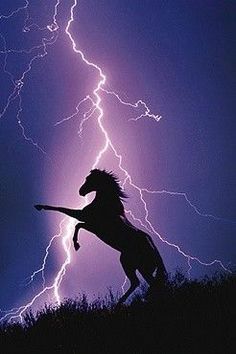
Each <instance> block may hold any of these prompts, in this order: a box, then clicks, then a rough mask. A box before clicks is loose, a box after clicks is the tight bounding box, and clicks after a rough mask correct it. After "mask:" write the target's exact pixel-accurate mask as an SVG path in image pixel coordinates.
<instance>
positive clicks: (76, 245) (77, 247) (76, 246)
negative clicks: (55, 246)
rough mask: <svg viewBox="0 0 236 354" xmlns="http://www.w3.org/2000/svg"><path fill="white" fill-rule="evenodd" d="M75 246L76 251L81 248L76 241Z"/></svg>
mask: <svg viewBox="0 0 236 354" xmlns="http://www.w3.org/2000/svg"><path fill="white" fill-rule="evenodd" d="M74 248H75V250H76V251H78V249H79V248H80V245H79V244H78V243H74Z"/></svg>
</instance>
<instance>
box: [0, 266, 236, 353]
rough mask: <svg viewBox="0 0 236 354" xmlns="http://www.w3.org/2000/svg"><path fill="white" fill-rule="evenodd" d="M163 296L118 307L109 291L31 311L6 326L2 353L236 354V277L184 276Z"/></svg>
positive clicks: (152, 295)
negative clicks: (103, 295) (91, 298)
mask: <svg viewBox="0 0 236 354" xmlns="http://www.w3.org/2000/svg"><path fill="white" fill-rule="evenodd" d="M167 285H168V286H167V290H166V292H165V294H162V295H161V296H160V295H158V294H157V293H156V292H154V293H152V292H151V291H150V289H149V290H147V292H146V293H145V294H144V295H143V296H140V295H139V296H136V297H135V296H133V299H132V300H133V301H132V303H131V304H130V305H120V306H117V299H116V298H114V296H113V295H112V293H111V292H110V294H109V296H108V297H106V298H105V299H97V300H96V301H94V302H92V303H89V302H88V301H87V299H86V296H85V295H82V296H81V297H80V298H79V299H76V300H72V299H67V300H65V301H64V302H63V303H62V305H61V306H59V307H58V308H55V307H53V306H49V305H46V306H45V308H43V309H42V310H40V311H39V312H38V313H37V314H35V315H34V314H33V313H32V311H29V312H28V313H26V314H25V315H24V322H23V324H21V323H15V324H14V323H11V324H9V323H6V322H5V323H2V324H1V326H0V352H1V353H4V354H8V353H11V354H13V353H30V354H37V353H50V354H51V353H61V354H62V353H63V354H64V353H70V354H77V353H81V354H90V353H129V354H144V353H145V354H146V353H148V354H149V353H160V354H167V353H176V354H184V353H191V354H192V353H201V354H203V353H204V354H205V353H207V354H208V353H214V354H217V353H224V354H228V353H230V354H231V353H235V352H236V336H235V328H236V327H235V321H236V310H235V299H236V276H235V275H231V276H222V275H215V276H214V277H213V278H204V279H202V280H192V281H189V280H187V279H186V278H185V277H184V276H183V275H182V274H181V273H180V272H177V273H176V274H175V276H174V278H173V279H172V280H171V281H169V282H168V284H167Z"/></svg>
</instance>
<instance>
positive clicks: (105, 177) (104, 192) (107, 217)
mask: <svg viewBox="0 0 236 354" xmlns="http://www.w3.org/2000/svg"><path fill="white" fill-rule="evenodd" d="M91 192H96V195H95V198H94V200H93V201H92V202H91V203H90V204H88V205H87V206H85V207H84V208H83V209H68V208H64V207H56V206H50V205H40V204H38V205H35V208H36V209H37V210H52V211H58V212H61V213H63V214H66V215H68V216H70V217H73V218H75V219H77V220H78V221H79V223H78V224H77V225H76V226H75V231H74V236H73V242H74V248H75V250H76V251H78V249H79V248H80V245H79V242H78V233H79V230H80V229H85V230H87V231H89V232H91V233H93V234H95V235H96V236H97V237H98V238H99V239H100V240H102V241H103V242H105V243H106V244H107V245H109V246H111V247H112V248H113V249H115V250H117V251H119V252H120V263H121V265H122V267H123V270H124V272H125V274H126V276H127V278H128V279H129V281H130V287H129V289H128V290H127V291H126V292H125V293H124V294H123V296H122V297H121V298H120V300H119V303H123V302H125V301H126V299H127V298H128V297H129V296H130V295H131V294H132V293H133V292H134V290H135V289H136V288H137V287H138V286H139V284H140V281H139V278H138V276H137V274H136V271H138V272H139V273H140V274H141V275H142V277H143V278H144V279H145V280H146V282H147V283H148V284H149V286H152V285H155V284H157V282H158V284H159V285H160V284H161V287H162V285H163V284H164V283H165V281H166V277H167V272H166V269H165V266H164V263H163V260H162V257H161V255H160V253H159V251H158V250H157V248H156V246H155V244H154V242H153V240H152V238H151V237H150V236H149V235H148V234H147V233H145V232H144V231H142V230H140V229H138V228H136V227H135V226H134V225H133V224H132V223H131V222H130V221H129V220H128V219H127V217H126V215H125V210H124V205H123V202H124V201H125V199H126V198H127V195H126V194H125V193H124V191H123V190H122V188H121V187H120V184H119V180H118V178H117V176H115V175H114V174H113V173H112V172H107V171H106V170H99V169H94V170H92V171H90V174H89V175H88V176H87V177H86V179H85V182H84V184H83V185H82V186H81V187H80V189H79V194H80V195H81V196H83V197H85V196H86V195H87V194H88V193H91Z"/></svg>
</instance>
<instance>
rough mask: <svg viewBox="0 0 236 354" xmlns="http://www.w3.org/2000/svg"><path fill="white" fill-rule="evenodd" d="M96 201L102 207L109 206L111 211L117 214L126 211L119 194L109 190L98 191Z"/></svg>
mask: <svg viewBox="0 0 236 354" xmlns="http://www.w3.org/2000/svg"><path fill="white" fill-rule="evenodd" d="M94 202H95V203H96V204H97V205H101V207H102V206H108V207H109V209H110V210H109V211H110V212H112V211H114V213H115V214H119V215H122V214H123V213H124V206H123V204H122V202H121V200H120V198H119V196H118V195H117V196H116V195H111V193H109V192H97V193H96V196H95V199H94Z"/></svg>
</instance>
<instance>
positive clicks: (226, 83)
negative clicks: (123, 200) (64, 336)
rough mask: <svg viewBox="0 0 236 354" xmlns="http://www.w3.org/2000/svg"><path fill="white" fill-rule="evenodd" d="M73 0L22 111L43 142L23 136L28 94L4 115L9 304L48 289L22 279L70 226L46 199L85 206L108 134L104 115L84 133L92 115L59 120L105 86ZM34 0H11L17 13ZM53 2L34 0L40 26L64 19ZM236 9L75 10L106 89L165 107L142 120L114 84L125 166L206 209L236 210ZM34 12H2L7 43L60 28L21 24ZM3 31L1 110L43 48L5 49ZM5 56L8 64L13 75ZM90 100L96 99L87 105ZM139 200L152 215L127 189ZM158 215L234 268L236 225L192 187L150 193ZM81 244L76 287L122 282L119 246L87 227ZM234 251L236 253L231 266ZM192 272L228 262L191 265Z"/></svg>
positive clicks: (112, 163) (192, 195) (173, 258)
mask: <svg viewBox="0 0 236 354" xmlns="http://www.w3.org/2000/svg"><path fill="white" fill-rule="evenodd" d="M72 3H73V2H70V1H66V2H65V3H63V1H61V4H60V6H59V7H58V17H57V22H58V24H59V27H60V29H59V32H58V33H59V37H58V39H57V41H56V42H55V43H54V44H53V45H51V46H48V47H47V52H48V54H47V55H46V56H45V57H44V58H40V59H37V60H35V61H34V62H33V64H32V69H31V71H30V72H29V73H28V74H27V75H26V76H25V79H24V85H23V88H22V91H21V97H22V107H23V110H22V112H21V114H20V119H21V121H22V123H23V125H24V127H25V132H26V135H27V136H29V137H31V138H32V139H33V140H34V141H35V142H37V143H38V144H39V145H40V146H41V147H42V148H43V149H44V150H45V151H46V155H44V154H42V153H41V152H40V151H39V150H38V149H37V148H35V147H34V146H33V145H32V144H30V143H29V142H27V141H25V140H24V139H23V136H22V131H21V129H20V127H19V124H18V123H17V117H16V116H17V110H18V105H19V99H18V98H16V99H15V100H14V101H13V102H12V103H11V104H10V105H9V108H8V109H7V111H6V113H5V115H4V116H3V117H2V118H1V119H0V124H1V126H0V143H1V149H0V161H1V164H0V208H1V214H0V215H1V216H0V227H1V238H0V284H1V289H4V291H1V293H0V307H2V308H4V307H5V308H9V307H11V306H13V305H20V304H22V303H23V302H24V300H29V299H30V298H31V296H32V294H35V293H36V292H37V291H38V289H39V288H40V286H41V278H40V277H38V278H36V280H35V283H33V284H32V286H31V285H30V286H29V287H25V286H22V285H23V284H24V279H25V278H26V277H27V276H28V275H29V274H30V273H31V271H33V270H35V269H38V268H39V267H40V264H41V262H42V258H43V255H44V249H45V247H46V245H47V244H48V242H49V239H50V237H51V236H52V235H53V234H55V233H57V232H58V224H59V221H60V220H61V218H60V216H58V215H52V214H50V215H46V214H39V213H37V212H36V211H35V210H34V209H33V207H32V206H33V204H35V203H37V202H48V203H55V204H61V205H68V206H69V205H71V206H72V207H75V206H76V205H78V204H79V203H81V200H80V199H79V198H78V196H77V195H76V190H77V187H78V186H79V185H80V184H81V183H82V181H83V179H84V177H85V175H86V174H87V173H88V171H89V169H90V167H91V166H92V164H93V161H94V158H95V156H96V154H97V152H98V150H99V148H100V147H101V145H102V141H103V140H102V135H101V133H100V132H99V130H98V128H97V125H96V119H94V120H93V119H92V120H90V121H89V122H88V123H87V124H86V125H85V129H84V133H83V140H82V141H81V140H80V139H79V137H78V135H77V131H78V129H79V123H80V120H81V118H82V114H83V113H84V112H83V110H82V111H81V114H79V115H77V116H76V117H75V118H73V119H72V120H70V121H68V122H67V123H64V124H62V125H60V126H57V127H54V124H55V122H57V121H58V120H60V119H62V118H64V117H67V116H69V115H71V114H72V113H73V112H74V111H75V107H76V104H77V103H78V102H79V101H80V100H81V99H82V98H83V97H84V96H85V95H86V94H89V93H91V91H92V90H93V88H94V86H95V84H96V82H97V79H98V76H97V74H96V73H95V72H94V70H91V69H90V68H88V67H87V66H86V65H84V63H82V61H81V59H80V57H79V56H77V55H75V53H74V52H73V51H72V48H71V43H70V41H69V39H68V37H67V36H66V34H65V25H66V23H67V21H68V20H69V16H70V13H69V10H70V6H71V5H72ZM24 4H25V2H24V1H9V2H7V3H6V2H4V3H2V4H0V13H1V14H4V15H8V14H10V13H11V11H13V10H14V9H17V8H18V7H20V6H24ZM54 6H55V2H54V1H42V2H40V4H35V3H33V2H32V5H31V3H30V5H29V7H28V11H29V14H30V17H31V20H30V21H31V22H28V25H29V24H30V23H36V24H37V25H38V26H40V27H45V26H47V25H48V24H50V23H51V22H52V16H53V10H54ZM235 11H236V4H235V2H234V1H224V2H223V1H180V0H178V1H174V0H172V1H159V0H158V1H142V2H140V1H123V0H119V1H115V0H114V1H99V2H98V1H94V0H93V1H92V0H87V1H81V2H80V3H79V6H78V7H77V8H76V10H75V21H74V23H73V25H72V26H71V33H72V34H73V37H74V39H75V41H76V43H77V45H78V47H79V48H81V49H82V50H83V51H84V53H86V56H87V58H89V59H90V60H92V61H93V62H95V63H97V64H98V65H100V66H101V68H102V69H103V71H104V72H105V73H106V75H107V88H108V89H109V90H114V91H115V92H117V93H118V94H119V95H120V96H121V97H122V98H123V99H124V100H126V101H130V102H136V101H137V100H138V99H139V98H142V99H143V100H144V101H145V102H146V103H147V104H148V106H149V107H150V109H151V111H152V112H154V113H156V114H160V115H162V117H163V119H161V121H160V122H158V123H156V122H155V121H152V120H149V119H142V120H139V121H137V122H134V121H129V118H135V116H137V114H136V112H135V111H134V110H132V109H128V108H127V107H122V106H121V105H120V104H118V103H117V101H116V100H114V99H113V98H111V97H109V96H107V95H103V108H104V124H105V126H106V128H107V130H108V132H109V134H110V136H111V138H112V140H113V142H114V144H115V146H116V147H117V149H118V151H119V152H120V153H121V154H123V156H124V160H123V161H124V166H125V168H127V169H128V170H129V171H130V173H131V174H132V176H133V180H134V182H135V183H136V184H137V185H139V186H142V187H146V188H150V189H152V190H153V189H155V190H162V189H166V190H169V191H179V192H185V193H187V196H188V198H189V200H190V201H191V202H192V203H193V204H194V205H195V206H196V207H197V208H198V209H199V210H200V211H201V212H202V213H207V214H213V215H215V216H218V217H221V218H225V219H230V220H236V210H235V206H236V204H235V196H234V191H235V181H236V176H235V167H234V161H235V158H234V153H235V148H236V146H235V142H236V139H235V124H236V123H235V119H234V118H235V32H236V31H235V29H236V28H235V27H236V24H235ZM25 16H26V13H25V11H23V10H22V11H19V12H18V13H17V14H15V15H14V16H12V17H10V18H8V19H4V18H1V20H0V32H1V33H2V36H3V37H4V38H5V41H6V47H7V49H14V50H16V51H19V50H22V49H26V50H29V49H30V48H32V47H33V46H38V45H40V44H41V41H42V38H43V37H45V38H49V37H50V35H51V34H50V32H49V31H48V30H41V31H40V30H39V29H37V28H36V27H32V28H31V30H30V31H28V32H22V28H23V26H24V22H25V18H26V17H25ZM3 37H1V38H0V39H1V40H0V50H1V51H2V52H1V54H0V80H1V86H0V87H1V89H0V109H1V111H2V110H3V108H4V106H5V105H6V102H7V98H8V97H9V95H10V94H11V92H12V90H13V84H12V82H11V80H10V76H9V74H7V73H6V70H7V71H8V72H11V73H12V75H13V77H14V80H19V78H20V77H21V75H22V73H23V71H24V70H26V69H27V66H28V64H29V62H30V60H31V59H32V58H33V56H35V55H37V54H42V53H43V51H42V48H41V49H40V48H39V49H36V50H34V51H33V52H32V53H28V54H22V53H18V52H17V53H13V52H11V53H9V54H8V57H7V58H6V55H5V54H4V41H3ZM4 63H6V66H5V72H4ZM87 108H88V107H85V111H86V110H87ZM99 166H100V167H101V168H112V169H113V170H115V172H116V173H117V174H118V175H119V176H120V178H123V177H124V176H123V175H122V173H120V171H119V169H118V166H117V160H115V159H114V158H113V156H112V154H111V153H108V154H107V155H106V156H104V159H103V160H102V161H101V163H100V165H99ZM127 192H128V194H129V196H130V198H129V200H128V204H127V208H130V209H132V210H133V211H134V212H135V213H136V215H137V216H139V217H143V209H142V205H141V204H140V202H139V201H138V195H137V193H136V192H135V191H134V190H133V189H132V188H130V187H129V186H127ZM145 198H146V200H147V203H148V207H149V210H150V220H151V222H152V223H153V225H154V227H155V228H156V229H157V230H158V232H160V233H161V234H162V235H163V237H165V239H167V240H169V241H170V242H175V243H177V244H178V245H180V246H181V247H182V248H183V250H184V251H186V252H187V253H189V254H191V255H194V256H197V257H199V258H200V259H202V260H203V261H207V262H210V261H212V260H213V259H215V258H217V259H221V260H222V262H223V263H224V264H225V265H229V266H234V265H235V263H236V253H235V249H236V248H235V223H230V222H224V221H223V220H222V221H216V220H214V219H212V218H206V217H201V216H199V215H197V214H196V213H195V212H194V210H193V209H191V208H190V206H189V205H188V204H187V203H186V201H185V200H184V198H183V197H181V196H170V195H145ZM153 238H154V240H155V241H156V243H157V245H158V247H159V249H160V251H161V253H162V255H163V258H164V261H165V262H166V265H167V268H168V270H169V271H174V269H175V268H176V267H182V268H183V269H184V271H186V270H187V268H188V267H187V264H186V260H185V259H184V258H183V257H181V256H179V255H178V254H177V252H176V251H174V250H173V249H171V248H169V247H167V246H165V245H163V244H162V243H161V242H160V241H159V240H158V238H157V237H155V236H153ZM81 244H82V246H83V247H82V248H81V250H80V253H78V254H76V257H74V258H73V261H72V263H71V265H70V266H69V269H68V275H67V277H66V278H65V280H64V283H63V290H62V293H63V295H64V296H74V295H75V294H76V293H78V292H79V291H83V290H85V291H87V292H88V293H89V294H90V295H92V294H97V293H99V292H100V293H104V292H106V291H107V287H108V286H112V287H113V288H114V289H115V290H117V289H119V288H120V284H121V283H122V282H123V273H122V270H121V267H120V265H119V263H118V255H117V254H116V253H115V252H113V251H111V250H110V249H109V248H108V247H106V246H103V245H102V244H101V243H100V242H99V241H98V240H96V239H95V238H94V237H93V236H91V235H89V234H88V233H86V234H85V233H84V235H81ZM62 259H63V252H62V251H61V245H60V243H59V242H58V243H57V244H55V246H54V248H53V249H52V253H51V254H50V257H49V263H48V268H47V271H46V280H47V283H50V282H51V281H52V280H53V277H54V275H55V272H56V271H57V269H58V267H59V265H60V262H61V261H62ZM230 262H231V263H230ZM192 266H193V271H192V274H193V276H201V275H203V274H205V273H207V272H208V271H209V272H210V273H211V272H214V271H215V270H220V268H219V267H216V266H214V267H211V268H210V269H208V268H206V267H200V266H199V265H198V264H196V263H195V262H193V263H192Z"/></svg>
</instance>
